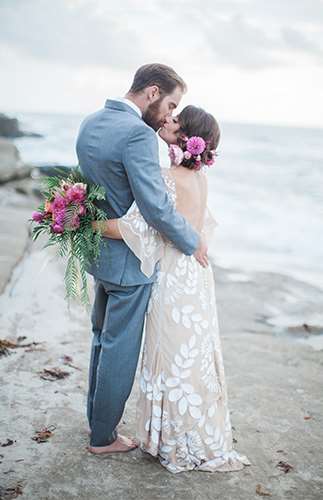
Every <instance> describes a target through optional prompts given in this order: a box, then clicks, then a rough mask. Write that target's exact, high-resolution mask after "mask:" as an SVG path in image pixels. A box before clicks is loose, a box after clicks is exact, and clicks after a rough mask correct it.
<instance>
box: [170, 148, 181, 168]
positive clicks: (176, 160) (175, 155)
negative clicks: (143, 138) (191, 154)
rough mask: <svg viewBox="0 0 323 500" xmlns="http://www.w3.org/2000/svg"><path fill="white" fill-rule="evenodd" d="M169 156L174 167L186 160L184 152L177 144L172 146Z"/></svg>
mask: <svg viewBox="0 0 323 500" xmlns="http://www.w3.org/2000/svg"><path fill="white" fill-rule="evenodd" d="M168 154H169V157H170V159H171V162H172V163H173V164H174V165H180V164H181V163H182V161H183V158H184V153H183V150H182V149H181V148H180V147H179V146H177V144H171V145H170V146H169V149H168Z"/></svg>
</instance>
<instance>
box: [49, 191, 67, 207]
mask: <svg viewBox="0 0 323 500" xmlns="http://www.w3.org/2000/svg"><path fill="white" fill-rule="evenodd" d="M66 205H67V200H66V198H64V196H61V195H60V194H57V195H56V196H55V198H54V201H53V202H52V204H51V208H52V210H53V211H56V210H62V209H65V207H66Z"/></svg>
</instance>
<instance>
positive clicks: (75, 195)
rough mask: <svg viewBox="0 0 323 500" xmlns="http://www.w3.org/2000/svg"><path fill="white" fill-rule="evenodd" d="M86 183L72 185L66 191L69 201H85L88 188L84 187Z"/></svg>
mask: <svg viewBox="0 0 323 500" xmlns="http://www.w3.org/2000/svg"><path fill="white" fill-rule="evenodd" d="M83 186H85V184H81V183H78V184H74V186H72V187H70V188H69V189H68V190H67V191H66V198H67V200H68V201H69V202H76V203H80V202H82V201H84V199H85V195H86V190H85V189H84V188H83Z"/></svg>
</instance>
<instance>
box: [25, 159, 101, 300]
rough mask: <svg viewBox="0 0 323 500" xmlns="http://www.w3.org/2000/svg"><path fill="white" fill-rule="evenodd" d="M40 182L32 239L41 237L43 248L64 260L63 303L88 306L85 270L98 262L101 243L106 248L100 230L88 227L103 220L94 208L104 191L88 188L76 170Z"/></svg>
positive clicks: (32, 218)
mask: <svg viewBox="0 0 323 500" xmlns="http://www.w3.org/2000/svg"><path fill="white" fill-rule="evenodd" d="M57 171H58V172H59V169H57ZM42 181H43V186H42V189H41V192H42V195H43V196H44V201H43V203H41V205H40V206H39V207H38V209H37V211H35V212H33V213H32V217H31V219H29V221H30V222H31V223H36V224H37V225H36V226H34V227H33V229H32V239H33V241H35V240H36V239H37V238H38V236H39V235H40V234H45V235H47V236H48V237H49V239H48V242H47V243H46V244H45V246H44V247H43V248H46V247H48V246H51V245H56V247H57V250H58V256H59V257H63V258H65V259H67V265H66V270H65V276H64V282H65V290H66V295H65V299H67V300H68V301H69V300H70V299H71V298H76V299H80V301H81V303H82V304H83V305H89V296H88V287H87V275H86V267H87V266H88V265H89V264H90V263H91V262H92V261H96V260H97V259H98V257H99V254H100V245H101V242H102V241H103V243H104V244H107V240H104V239H103V238H102V233H101V231H100V229H99V230H94V229H93V227H92V221H93V220H107V215H106V213H105V212H104V211H103V210H101V209H100V208H99V207H98V206H97V205H96V204H95V202H96V201H98V200H104V199H105V190H104V188H103V187H102V186H98V185H93V184H89V183H88V181H87V179H85V177H84V176H83V175H82V173H81V171H80V168H79V167H75V168H72V169H71V170H70V173H69V174H68V175H67V176H66V173H65V172H64V174H62V175H61V176H60V175H57V176H49V177H44V178H43V179H42Z"/></svg>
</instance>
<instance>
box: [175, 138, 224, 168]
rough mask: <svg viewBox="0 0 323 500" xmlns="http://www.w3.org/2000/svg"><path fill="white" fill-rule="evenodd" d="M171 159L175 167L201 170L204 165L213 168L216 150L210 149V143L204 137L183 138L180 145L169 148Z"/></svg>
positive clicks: (179, 140) (179, 141) (179, 142)
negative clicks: (180, 166)
mask: <svg viewBox="0 0 323 500" xmlns="http://www.w3.org/2000/svg"><path fill="white" fill-rule="evenodd" d="M168 154H169V157H170V159H171V161H172V163H174V164H175V165H183V166H185V167H188V168H191V169H194V170H200V169H201V168H202V166H203V165H207V166H208V167H211V165H213V163H214V161H215V157H216V152H215V149H210V142H209V141H205V140H204V139H203V138H202V137H198V136H192V137H187V136H183V137H180V138H179V139H178V144H171V145H170V146H169V148H168Z"/></svg>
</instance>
